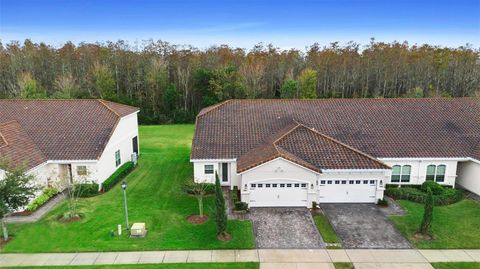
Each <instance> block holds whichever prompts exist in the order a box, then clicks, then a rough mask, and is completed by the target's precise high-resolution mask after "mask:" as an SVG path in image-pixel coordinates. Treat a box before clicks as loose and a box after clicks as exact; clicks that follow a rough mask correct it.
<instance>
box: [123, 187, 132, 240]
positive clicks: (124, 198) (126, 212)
mask: <svg viewBox="0 0 480 269" xmlns="http://www.w3.org/2000/svg"><path fill="white" fill-rule="evenodd" d="M122 189H123V202H124V204H125V220H126V223H127V231H128V230H129V229H130V226H128V208H127V182H125V181H123V182H122Z"/></svg>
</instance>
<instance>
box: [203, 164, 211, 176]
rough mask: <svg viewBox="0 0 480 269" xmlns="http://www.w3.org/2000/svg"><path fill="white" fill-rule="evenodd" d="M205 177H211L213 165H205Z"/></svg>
mask: <svg viewBox="0 0 480 269" xmlns="http://www.w3.org/2000/svg"><path fill="white" fill-rule="evenodd" d="M204 173H205V175H213V164H206V165H205V166H204Z"/></svg>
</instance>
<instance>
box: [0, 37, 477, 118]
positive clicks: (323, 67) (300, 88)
mask: <svg viewBox="0 0 480 269" xmlns="http://www.w3.org/2000/svg"><path fill="white" fill-rule="evenodd" d="M479 56H480V50H479V49H477V48H472V47H471V46H469V45H466V46H461V47H458V48H445V47H438V46H431V45H409V44H408V43H407V42H403V43H400V42H391V43H384V42H377V41H375V40H374V39H372V40H371V42H370V43H369V44H367V45H364V46H362V45H360V44H357V43H354V42H349V43H347V44H345V45H340V44H339V43H338V42H335V43H331V44H330V45H328V46H320V45H319V44H313V45H311V46H310V47H307V48H306V50H305V51H300V50H297V49H290V50H282V49H279V48H276V47H275V46H273V45H264V44H261V43H260V44H257V45H255V46H254V47H253V48H252V49H249V50H245V49H242V48H234V47H229V46H213V47H210V48H208V49H203V50H201V49H198V48H195V47H192V46H186V45H182V46H180V45H174V44H170V43H168V42H165V41H161V40H159V41H153V40H148V41H143V42H142V44H141V45H138V44H135V45H130V44H129V43H127V42H125V41H121V40H120V41H117V42H106V43H80V44H78V45H75V44H73V43H71V42H67V43H65V44H64V45H63V46H61V47H54V46H51V45H48V44H45V43H38V44H37V43H33V42H32V41H30V40H28V39H27V40H25V41H24V42H23V43H20V42H18V41H15V42H10V43H8V44H3V43H1V42H0V98H104V99H107V100H113V101H117V102H121V103H126V104H130V105H135V106H138V107H140V108H141V113H140V115H139V119H140V122H141V123H144V124H153V123H170V122H191V121H193V120H194V118H195V115H196V114H197V113H198V111H199V110H200V109H202V108H203V107H206V106H209V105H212V104H215V103H217V102H221V101H223V100H226V99H231V98H394V97H431V96H452V97H460V96H479V95H480V60H479V59H480V57H479Z"/></svg>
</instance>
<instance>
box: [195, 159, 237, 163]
mask: <svg viewBox="0 0 480 269" xmlns="http://www.w3.org/2000/svg"><path fill="white" fill-rule="evenodd" d="M236 161H237V159H190V162H191V163H202V162H204V163H217V162H221V163H231V162H236Z"/></svg>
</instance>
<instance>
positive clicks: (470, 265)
mask: <svg viewBox="0 0 480 269" xmlns="http://www.w3.org/2000/svg"><path fill="white" fill-rule="evenodd" d="M432 266H433V268H435V269H479V268H480V262H435V263H432Z"/></svg>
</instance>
